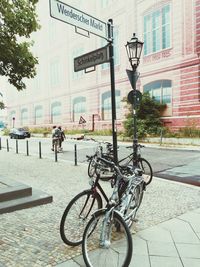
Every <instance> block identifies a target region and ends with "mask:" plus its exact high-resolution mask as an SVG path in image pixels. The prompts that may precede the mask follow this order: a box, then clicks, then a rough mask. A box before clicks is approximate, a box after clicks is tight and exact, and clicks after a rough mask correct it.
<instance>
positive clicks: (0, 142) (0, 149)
mask: <svg viewBox="0 0 200 267" xmlns="http://www.w3.org/2000/svg"><path fill="white" fill-rule="evenodd" d="M0 150H1V137H0Z"/></svg>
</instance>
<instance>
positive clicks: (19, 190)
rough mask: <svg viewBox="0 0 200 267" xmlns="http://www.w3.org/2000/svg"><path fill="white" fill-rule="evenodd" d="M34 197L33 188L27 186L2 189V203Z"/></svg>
mask: <svg viewBox="0 0 200 267" xmlns="http://www.w3.org/2000/svg"><path fill="white" fill-rule="evenodd" d="M31 195H32V188H31V187H30V186H27V185H19V186H16V187H8V188H3V189H0V202H2V201H8V200H13V199H17V198H22V197H27V196H31Z"/></svg>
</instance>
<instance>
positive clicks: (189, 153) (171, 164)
mask: <svg viewBox="0 0 200 267" xmlns="http://www.w3.org/2000/svg"><path fill="white" fill-rule="evenodd" d="M7 142H8V144H9V152H13V153H16V152H17V149H16V140H14V139H10V138H7V137H4V136H2V137H1V146H2V149H7ZM39 142H41V154H42V158H51V159H52V160H53V161H55V154H54V152H52V151H51V139H50V138H34V137H31V138H30V139H25V140H24V139H23V140H18V153H20V154H24V155H27V144H28V153H29V155H30V156H31V155H32V156H38V157H39ZM75 145H76V148H77V160H78V163H84V162H85V163H86V155H92V154H93V153H94V152H95V148H96V146H97V143H95V142H94V141H91V140H88V141H85V140H73V139H66V140H65V142H64V143H63V150H64V152H63V153H59V154H58V161H59V160H67V161H72V162H73V163H74V162H75ZM127 145H128V144H127V143H126V144H125V143H119V151H118V155H119V159H121V158H123V157H124V156H126V155H128V153H130V151H131V150H129V149H127V148H126V146H127ZM141 152H142V157H144V158H146V159H147V160H148V161H149V162H150V163H151V165H152V168H153V171H154V175H155V176H157V177H161V178H165V179H170V180H178V181H181V182H184V183H189V184H194V185H198V186H200V150H186V149H169V148H161V147H159V146H158V147H151V146H150V145H148V146H146V147H145V148H142V151H141Z"/></svg>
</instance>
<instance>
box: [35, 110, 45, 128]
mask: <svg viewBox="0 0 200 267" xmlns="http://www.w3.org/2000/svg"><path fill="white" fill-rule="evenodd" d="M41 123H43V108H42V106H36V107H35V124H41Z"/></svg>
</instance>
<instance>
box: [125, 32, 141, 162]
mask: <svg viewBox="0 0 200 267" xmlns="http://www.w3.org/2000/svg"><path fill="white" fill-rule="evenodd" d="M125 47H126V52H127V55H128V59H129V62H130V64H131V67H132V71H127V73H128V75H129V79H130V81H131V85H132V88H133V102H132V103H133V165H134V166H136V164H137V149H138V139H137V114H136V105H137V94H136V93H137V92H136V82H137V77H138V75H137V67H138V65H139V63H140V56H141V53H142V47H143V42H141V41H139V40H138V38H137V37H136V36H135V33H134V34H133V37H132V38H131V40H130V41H129V42H127V44H126V45H125ZM130 76H131V77H130Z"/></svg>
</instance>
